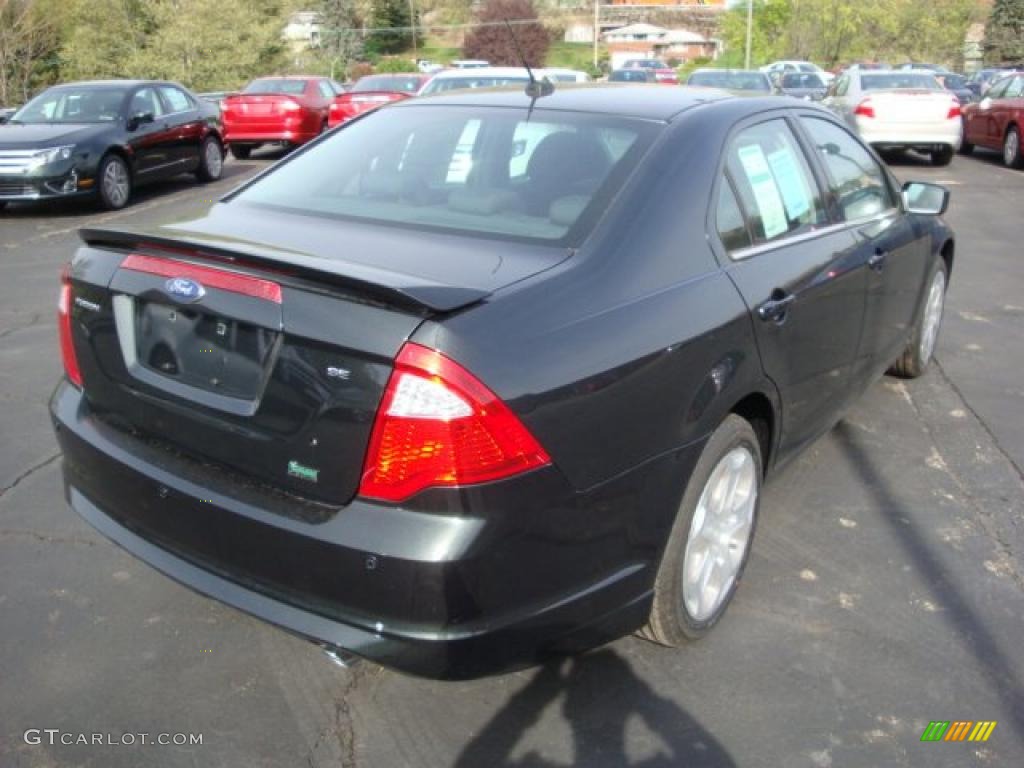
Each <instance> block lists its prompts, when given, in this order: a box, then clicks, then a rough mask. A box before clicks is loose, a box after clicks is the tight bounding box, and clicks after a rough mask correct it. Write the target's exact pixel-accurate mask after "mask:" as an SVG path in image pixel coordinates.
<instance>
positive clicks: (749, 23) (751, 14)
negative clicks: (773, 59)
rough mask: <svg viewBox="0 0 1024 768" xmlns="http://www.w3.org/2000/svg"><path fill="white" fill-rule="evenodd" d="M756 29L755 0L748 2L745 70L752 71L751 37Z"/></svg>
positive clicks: (748, 0)
mask: <svg viewBox="0 0 1024 768" xmlns="http://www.w3.org/2000/svg"><path fill="white" fill-rule="evenodd" d="M753 29H754V0H747V58H746V64H745V65H744V67H743V68H744V69H750V35H751V32H752V31H753Z"/></svg>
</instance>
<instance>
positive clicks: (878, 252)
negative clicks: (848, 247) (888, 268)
mask: <svg viewBox="0 0 1024 768" xmlns="http://www.w3.org/2000/svg"><path fill="white" fill-rule="evenodd" d="M888 255H889V252H888V251H883V250H882V249H881V248H876V249H875V252H874V253H873V254H871V256H870V257H868V267H869V268H870V269H873V270H874V271H875V272H881V271H882V270H883V269H885V259H886V257H888Z"/></svg>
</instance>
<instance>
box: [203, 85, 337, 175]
mask: <svg viewBox="0 0 1024 768" xmlns="http://www.w3.org/2000/svg"><path fill="white" fill-rule="evenodd" d="M335 96H337V91H336V90H335V89H334V86H333V85H332V84H331V81H330V80H329V79H328V78H326V77H301V76H298V77H261V78H258V79H256V80H253V81H252V82H251V83H249V84H248V85H247V86H245V89H244V90H243V91H242V92H241V93H236V94H233V95H231V96H228V97H227V98H226V99H224V101H223V102H222V105H221V117H222V119H223V121H224V139H225V141H226V142H227V145H228V149H229V150H230V151H231V154H232V155H234V156H235V157H237V158H239V159H244V158H247V157H248V156H249V153H250V152H252V151H253V149H255V148H256V147H258V146H260V145H261V144H269V143H275V144H284V145H286V146H296V145H298V144H304V143H305V142H307V141H309V140H310V139H313V138H316V137H317V136H319V135H320V134H321V133H323V131H325V130H326V129H327V115H328V112H329V110H330V107H331V102H332V101H334V97H335Z"/></svg>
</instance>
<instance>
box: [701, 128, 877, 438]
mask: <svg viewBox="0 0 1024 768" xmlns="http://www.w3.org/2000/svg"><path fill="white" fill-rule="evenodd" d="M726 153H727V156H726V159H725V163H724V167H725V171H724V174H723V176H722V178H721V179H720V180H719V189H718V214H717V217H716V220H717V225H716V226H717V230H718V233H719V237H720V240H721V245H722V246H723V248H724V249H725V250H727V251H728V259H727V264H726V271H727V273H728V274H729V276H730V277H731V278H732V280H733V282H734V283H735V285H736V287H737V288H738V289H739V291H740V293H741V295H742V296H743V298H744V300H745V302H746V304H747V306H748V307H749V309H750V311H751V317H752V323H753V327H754V332H755V337H756V339H757V344H758V349H759V351H760V354H761V360H762V364H763V366H764V369H765V372H766V373H767V374H768V376H769V377H770V378H771V379H772V380H773V381H774V383H775V385H776V386H777V388H778V390H779V394H780V397H781V399H782V428H781V436H780V454H788V453H790V452H791V451H794V450H796V449H798V448H799V447H800V446H802V445H804V444H805V443H807V442H808V441H810V440H812V439H814V438H815V437H817V436H818V435H820V434H821V433H822V432H823V431H824V430H826V429H828V428H829V427H830V426H831V425H832V424H833V422H834V421H835V419H836V418H837V417H838V416H839V414H840V413H841V412H842V409H843V407H844V405H845V404H846V403H847V401H848V400H849V399H850V397H851V396H852V394H853V392H854V388H853V386H852V371H853V363H854V357H855V354H856V350H857V344H858V342H859V339H860V333H861V324H862V321H863V314H864V270H863V265H862V264H860V263H858V262H857V260H856V258H857V254H856V253H855V243H854V240H853V236H852V235H851V234H850V232H849V231H848V230H847V229H846V228H844V227H843V226H841V225H836V223H835V222H833V221H831V220H830V218H829V214H828V213H827V211H826V207H825V204H824V196H823V194H822V190H821V186H820V184H819V181H818V179H817V178H816V177H815V175H814V174H813V172H812V170H811V167H810V165H809V163H808V161H807V157H806V156H805V155H804V152H803V149H802V148H801V147H800V145H799V143H798V142H797V140H796V138H795V135H794V133H793V131H792V129H791V127H790V125H789V123H788V122H787V121H786V120H785V119H783V118H776V119H769V120H766V121H763V122H759V123H755V124H753V125H750V126H748V127H744V128H742V129H741V130H740V131H739V132H738V133H737V134H736V135H735V136H734V137H733V138H732V140H731V141H730V142H729V145H728V147H727V149H726Z"/></svg>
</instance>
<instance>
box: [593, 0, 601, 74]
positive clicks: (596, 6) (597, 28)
mask: <svg viewBox="0 0 1024 768" xmlns="http://www.w3.org/2000/svg"><path fill="white" fill-rule="evenodd" d="M600 2H601V0H594V66H595V67H597V38H598V36H599V35H600V34H601V25H600V22H599V21H598V9H599V8H600V7H601V6H600Z"/></svg>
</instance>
